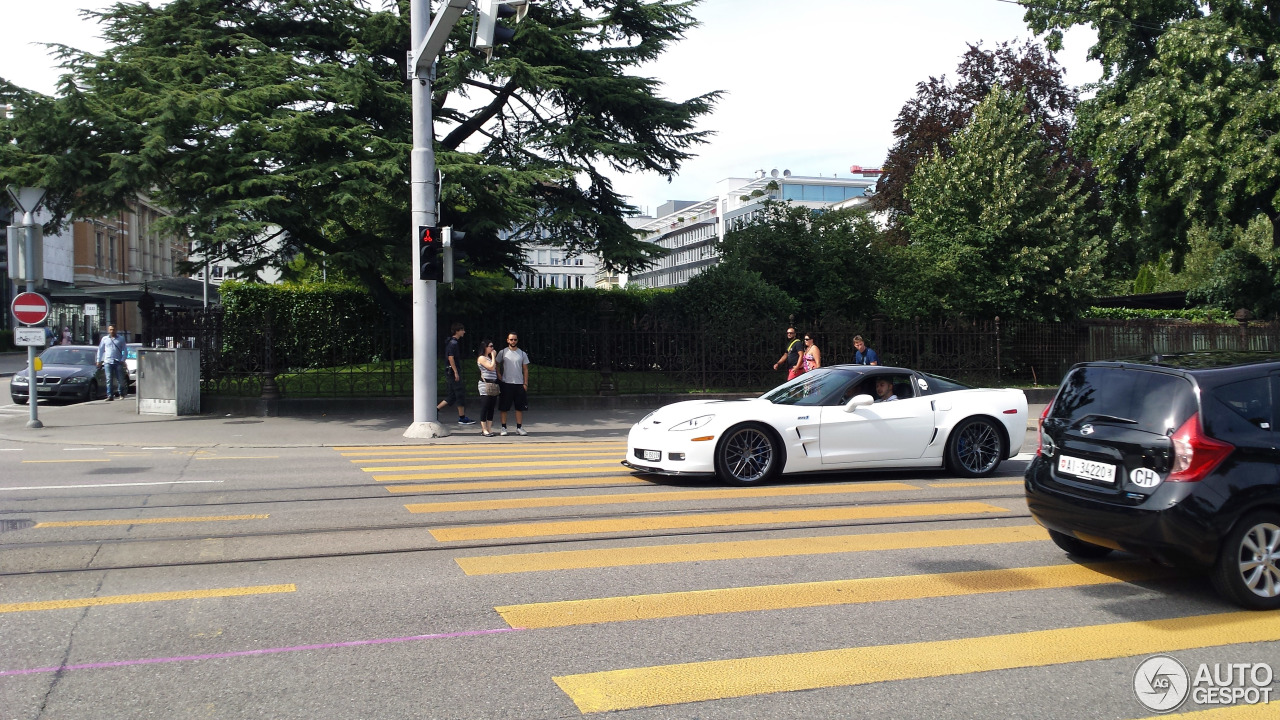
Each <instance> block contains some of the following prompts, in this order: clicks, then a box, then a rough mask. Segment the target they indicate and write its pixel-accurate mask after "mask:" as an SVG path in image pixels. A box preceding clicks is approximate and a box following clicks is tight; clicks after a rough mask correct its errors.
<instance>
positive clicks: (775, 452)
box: [622, 365, 1027, 485]
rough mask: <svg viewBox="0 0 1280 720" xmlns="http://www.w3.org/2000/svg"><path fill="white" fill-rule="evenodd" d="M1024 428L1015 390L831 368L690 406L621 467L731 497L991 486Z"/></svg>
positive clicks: (667, 410) (675, 408)
mask: <svg viewBox="0 0 1280 720" xmlns="http://www.w3.org/2000/svg"><path fill="white" fill-rule="evenodd" d="M1026 428H1027V396H1026V395H1024V394H1023V393H1022V391H1021V390H1007V389H976V388H970V387H968V386H966V385H961V384H960V383H958V382H955V381H954V380H948V379H946V378H941V377H937V376H934V375H926V374H925V373H922V372H916V371H914V370H907V369H903V368H893V367H879V366H867V365H835V366H832V367H824V368H819V369H817V370H814V371H812V372H808V373H805V374H804V375H801V376H800V377H798V378H796V379H794V380H791V381H789V382H787V383H786V384H784V385H780V386H778V387H777V388H774V389H773V390H770V391H769V392H767V393H765V394H764V395H762V396H760V397H758V398H750V399H744V400H690V401H687V402H678V403H675V404H672V405H667V406H665V407H663V408H659V409H658V410H655V411H653V412H651V413H649V414H648V415H646V416H645V417H644V419H642V420H641V421H640V422H638V423H636V424H635V426H633V427H632V428H631V433H630V434H629V435H628V436H627V455H626V459H624V460H623V461H622V464H623V465H626V466H627V467H630V468H633V469H635V470H639V471H642V472H646V473H658V474H665V475H710V474H715V475H718V476H719V477H720V479H721V480H723V481H724V482H727V483H732V484H734V485H754V484H758V483H764V482H768V481H770V480H772V479H774V478H775V477H777V475H778V474H779V473H797V472H808V471H813V470H858V469H863V468H912V467H946V468H949V469H950V470H951V472H953V473H955V474H957V475H960V476H963V477H982V476H985V475H990V474H991V473H992V472H994V471H995V469H996V467H997V466H999V465H1000V463H1001V462H1003V461H1004V460H1005V459H1006V458H1010V457H1013V456H1014V455H1015V454H1017V452H1018V449H1019V448H1020V447H1021V445H1022V439H1023V435H1024V434H1025V433H1026Z"/></svg>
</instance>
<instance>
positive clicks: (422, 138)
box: [404, 0, 449, 438]
mask: <svg viewBox="0 0 1280 720" xmlns="http://www.w3.org/2000/svg"><path fill="white" fill-rule="evenodd" d="M428 3H429V0H410V3H409V37H410V40H411V42H412V43H413V47H412V48H411V50H412V51H414V52H413V53H412V54H411V58H410V60H409V76H410V80H409V84H410V85H411V86H412V87H413V152H412V154H411V155H410V158H409V182H410V197H411V203H412V205H411V214H410V218H411V220H410V230H409V242H410V243H411V244H412V245H413V265H412V270H413V276H412V277H413V316H412V322H413V330H412V332H413V424H412V425H410V426H409V428H408V429H407V430H405V431H404V436H405V437H407V438H434V437H445V436H447V435H448V434H449V431H448V430H446V429H445V427H444V425H442V424H440V423H439V422H438V421H437V419H436V283H435V281H432V280H421V279H419V278H418V267H419V258H418V242H417V230H418V228H419V227H420V226H423V225H435V224H436V187H435V184H434V183H435V176H436V156H435V146H434V141H435V137H434V135H435V133H434V132H433V131H432V121H431V77H430V70H429V69H428V70H427V72H425V73H424V72H418V71H416V69H415V67H414V64H415V63H414V62H413V60H414V57H413V56H417V55H418V54H419V53H420V51H421V47H422V45H423V44H424V43H425V42H426V41H427V31H428V30H429V29H430V24H431V6H430V5H429V4H428ZM434 57H435V56H434V55H432V56H431V57H430V58H427V61H426V65H427V67H428V68H429V67H430V65H431V61H432V60H434Z"/></svg>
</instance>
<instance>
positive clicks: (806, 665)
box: [552, 611, 1280, 713]
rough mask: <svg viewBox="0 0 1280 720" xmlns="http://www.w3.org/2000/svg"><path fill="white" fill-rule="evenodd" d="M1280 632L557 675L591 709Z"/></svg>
mask: <svg viewBox="0 0 1280 720" xmlns="http://www.w3.org/2000/svg"><path fill="white" fill-rule="evenodd" d="M1276 641H1280V613H1259V612H1250V611H1245V612H1232V613H1223V614H1219V615H1197V616H1193V617H1179V618H1170V619H1166V620H1143V621H1139V622H1123V623H1111V624H1106V625H1087V626H1083V627H1068V628H1061V629H1056V630H1039V631H1033V632H1023V633H1010V634H1005V635H991V636H986V637H974V638H960V639H956V640H936V641H929V642H918V643H907V644H901V645H880V646H871V647H860V648H842V649H837V650H821V651H817V652H801V653H790V654H785V655H771V656H761V657H747V658H735V659H732V660H712V661H707V662H693V663H683V664H678V665H659V666H654V667H640V668H629V669H625V670H611V671H605V672H594V673H584V674H580V675H564V676H560V677H555V678H552V679H553V680H554V681H555V683H556V684H557V685H559V686H560V689H561V690H563V691H564V692H565V693H566V694H567V695H568V696H569V698H570V699H572V700H573V702H574V704H575V705H577V706H578V709H579V710H581V711H582V712H584V713H595V712H608V711H613V710H630V709H635V708H646V707H658V706H663V705H675V704H679V703H689V702H699V701H703V700H717V699H722V698H736V697H749V696H752V695H765V694H771V693H778V692H791V691H795V690H814V689H818V688H831V687H847V686H853V685H866V684H870V683H881V682H891V681H895V680H911V679H919V678H933V677H947V676H954V675H966V674H969V673H977V672H989V671H992V670H1009V669H1013V668H1025V667H1041V666H1046V665H1062V664H1065V663H1073V662H1085V661H1089V660H1110V659H1114V658H1122V657H1133V656H1140V655H1149V654H1152V653H1157V652H1174V651H1179V650H1191V649H1195V648H1205V647H1220V646H1223V645H1236V644H1241V643H1260V642H1276Z"/></svg>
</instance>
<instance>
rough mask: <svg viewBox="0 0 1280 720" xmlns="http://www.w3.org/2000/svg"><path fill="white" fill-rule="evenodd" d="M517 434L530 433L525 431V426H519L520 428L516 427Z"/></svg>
mask: <svg viewBox="0 0 1280 720" xmlns="http://www.w3.org/2000/svg"><path fill="white" fill-rule="evenodd" d="M516 434H517V435H528V434H529V433H527V432H525V431H524V428H522V427H518V428H516Z"/></svg>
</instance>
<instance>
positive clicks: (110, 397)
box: [107, 395, 116, 402]
mask: <svg viewBox="0 0 1280 720" xmlns="http://www.w3.org/2000/svg"><path fill="white" fill-rule="evenodd" d="M115 399H116V396H115V395H108V396H107V402H111V401H112V400H115Z"/></svg>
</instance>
